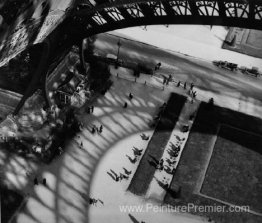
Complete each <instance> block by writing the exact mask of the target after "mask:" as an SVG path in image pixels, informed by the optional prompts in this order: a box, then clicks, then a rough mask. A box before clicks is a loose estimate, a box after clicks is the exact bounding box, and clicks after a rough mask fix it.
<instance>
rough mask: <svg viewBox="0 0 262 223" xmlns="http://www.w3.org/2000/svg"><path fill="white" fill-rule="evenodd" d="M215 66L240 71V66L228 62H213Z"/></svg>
mask: <svg viewBox="0 0 262 223" xmlns="http://www.w3.org/2000/svg"><path fill="white" fill-rule="evenodd" d="M213 64H214V65H216V66H217V67H221V68H224V69H227V70H230V71H236V70H237V69H238V65H237V64H235V63H230V62H227V61H222V60H219V61H217V60H215V61H213Z"/></svg>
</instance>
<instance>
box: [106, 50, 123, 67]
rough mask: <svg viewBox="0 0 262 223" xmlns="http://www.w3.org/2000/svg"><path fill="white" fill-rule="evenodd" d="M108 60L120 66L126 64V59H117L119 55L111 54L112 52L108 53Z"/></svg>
mask: <svg viewBox="0 0 262 223" xmlns="http://www.w3.org/2000/svg"><path fill="white" fill-rule="evenodd" d="M106 60H107V61H108V62H109V63H114V64H116V65H118V66H121V65H123V64H124V61H123V60H121V59H117V56H116V55H114V54H110V53H108V54H107V55H106Z"/></svg>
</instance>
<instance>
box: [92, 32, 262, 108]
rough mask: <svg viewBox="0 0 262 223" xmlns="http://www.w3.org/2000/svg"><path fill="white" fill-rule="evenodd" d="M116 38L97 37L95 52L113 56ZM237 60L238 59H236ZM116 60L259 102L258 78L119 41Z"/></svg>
mask: <svg viewBox="0 0 262 223" xmlns="http://www.w3.org/2000/svg"><path fill="white" fill-rule="evenodd" d="M118 39H119V37H117V36H113V35H111V34H100V35H98V36H97V39H96V41H95V52H97V53H98V54H100V55H106V54H107V53H111V54H115V55H116V53H117V47H118V46H117V41H118ZM240 56H241V55H240ZM119 58H120V59H123V60H125V61H132V62H140V63H141V62H142V63H145V64H147V65H148V66H151V67H152V68H154V65H155V64H156V63H158V62H161V63H162V66H161V68H160V70H159V71H157V73H158V74H165V75H169V74H171V75H172V76H173V77H174V78H175V79H177V80H181V81H182V82H185V81H186V82H188V83H190V82H194V84H195V85H196V86H197V87H198V89H199V90H202V91H204V90H205V91H209V92H212V93H214V94H218V95H222V96H232V97H238V98H241V100H243V101H248V100H250V101H252V103H253V102H255V103H256V104H260V103H261V102H262V88H261V85H262V78H255V77H253V76H248V75H244V74H242V73H240V72H230V71H228V70H225V69H221V68H218V67H216V66H214V65H213V64H212V63H211V62H209V61H205V60H202V59H198V58H194V57H190V56H188V55H183V54H181V53H175V52H170V51H166V50H162V49H160V48H158V47H152V46H150V45H147V44H143V43H139V42H136V41H133V40H130V39H125V38H121V48H120V54H119Z"/></svg>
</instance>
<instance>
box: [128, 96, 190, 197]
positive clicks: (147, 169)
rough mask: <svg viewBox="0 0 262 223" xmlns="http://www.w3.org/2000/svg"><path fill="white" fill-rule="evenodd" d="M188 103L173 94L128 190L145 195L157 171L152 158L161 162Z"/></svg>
mask: <svg viewBox="0 0 262 223" xmlns="http://www.w3.org/2000/svg"><path fill="white" fill-rule="evenodd" d="M185 102H186V98H185V97H184V96H181V95H178V94H175V93H172V94H171V96H170V98H169V100H168V102H167V106H166V109H165V110H164V112H163V114H162V116H161V119H160V121H159V122H158V124H157V126H156V129H155V132H154V134H153V136H152V138H151V140H150V142H149V144H148V147H147V150H146V151H145V153H144V155H143V157H142V159H141V161H140V163H139V165H138V168H137V170H136V172H135V174H134V176H133V179H132V181H131V183H130V185H129V187H128V190H129V191H131V192H132V193H134V194H136V195H144V194H145V193H146V191H147V189H148V187H149V184H150V182H151V181H152V179H153V176H154V173H155V171H156V168H155V165H152V162H149V161H150V160H152V157H154V160H155V161H159V160H160V158H161V157H162V155H163V152H164V149H165V146H166V144H167V141H168V139H169V137H170V134H171V132H172V130H173V128H174V126H175V124H176V122H177V120H178V117H179V115H180V112H181V110H182V108H183V106H184V104H185Z"/></svg>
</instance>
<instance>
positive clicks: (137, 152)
mask: <svg viewBox="0 0 262 223" xmlns="http://www.w3.org/2000/svg"><path fill="white" fill-rule="evenodd" d="M132 150H133V153H134V158H131V157H130V156H129V155H126V157H127V158H128V159H129V161H130V162H131V163H133V164H135V163H136V162H137V160H138V158H139V157H140V156H141V155H142V151H143V149H138V148H136V147H134V146H133V149H132Z"/></svg>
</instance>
